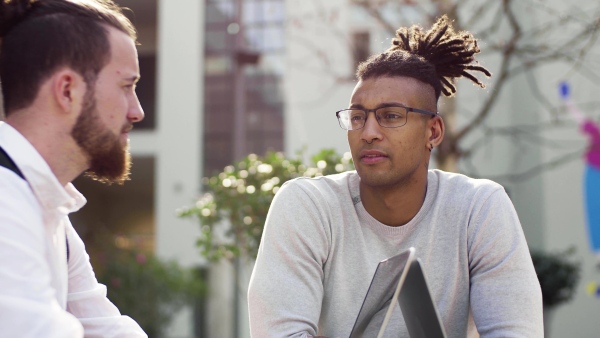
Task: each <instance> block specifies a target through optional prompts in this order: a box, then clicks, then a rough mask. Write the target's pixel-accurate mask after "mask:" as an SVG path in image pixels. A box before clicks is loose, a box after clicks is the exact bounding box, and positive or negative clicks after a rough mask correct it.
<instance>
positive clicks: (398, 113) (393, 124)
mask: <svg viewBox="0 0 600 338" xmlns="http://www.w3.org/2000/svg"><path fill="white" fill-rule="evenodd" d="M375 114H377V120H378V121H379V125H381V126H382V127H385V128H398V127H402V126H403V125H405V124H406V116H407V115H408V112H407V111H406V109H405V108H402V107H384V108H379V109H377V111H376V112H375Z"/></svg>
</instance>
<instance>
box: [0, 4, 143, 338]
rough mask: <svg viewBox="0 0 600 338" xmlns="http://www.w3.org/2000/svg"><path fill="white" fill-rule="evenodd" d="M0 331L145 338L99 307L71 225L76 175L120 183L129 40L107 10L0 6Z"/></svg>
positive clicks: (131, 63) (131, 76)
mask: <svg viewBox="0 0 600 338" xmlns="http://www.w3.org/2000/svg"><path fill="white" fill-rule="evenodd" d="M0 38H1V46H0V79H1V80H2V94H3V98H4V111H5V115H6V120H5V122H0V233H2V236H1V237H0V261H1V262H2V264H1V265H0V328H1V332H2V333H1V335H2V336H3V337H83V336H84V335H85V336H86V337H87V336H90V337H146V334H145V333H144V332H143V331H142V329H141V328H140V327H139V325H138V324H137V323H136V322H135V321H134V320H132V319H131V318H129V317H127V316H122V315H121V314H120V312H119V310H118V309H117V308H116V307H115V306H114V305H113V304H112V303H111V302H110V301H109V300H108V299H107V298H106V287H105V286H104V285H101V284H99V283H98V282H97V280H96V278H95V276H94V272H93V270H92V266H91V265H90V262H89V256H88V255H87V253H86V251H85V247H84V244H83V242H82V240H81V238H80V237H79V236H78V234H77V233H76V232H75V230H74V229H73V226H72V225H71V223H70V221H69V218H68V215H69V213H71V212H75V211H77V210H79V209H80V208H81V207H82V206H83V205H84V204H85V202H86V200H85V198H84V197H83V196H82V195H81V194H80V193H79V192H78V191H77V190H76V189H75V188H74V187H73V185H72V184H71V183H70V182H71V181H72V180H74V179H75V178H76V177H77V176H79V175H80V174H82V173H83V172H85V173H86V175H88V176H91V177H92V178H94V179H96V180H98V181H101V182H105V183H109V184H110V183H117V184H122V183H123V182H124V181H125V180H127V179H128V176H129V168H130V155H129V150H128V143H129V139H128V133H129V131H130V130H131V129H132V126H133V123H135V122H139V121H141V120H142V119H143V118H144V113H143V111H142V108H141V106H140V103H139V101H138V98H137V96H136V94H135V84H136V82H137V81H138V79H139V77H140V74H139V66H138V58H137V52H136V48H135V41H136V33H135V29H134V27H133V26H132V24H131V22H130V21H129V20H128V19H127V18H126V17H125V16H124V15H123V14H122V12H121V9H120V8H119V7H118V6H116V5H115V4H114V3H113V2H112V1H111V0H94V1H85V2H84V1H74V0H72V1H67V0H38V1H34V0H12V1H8V0H1V1H0Z"/></svg>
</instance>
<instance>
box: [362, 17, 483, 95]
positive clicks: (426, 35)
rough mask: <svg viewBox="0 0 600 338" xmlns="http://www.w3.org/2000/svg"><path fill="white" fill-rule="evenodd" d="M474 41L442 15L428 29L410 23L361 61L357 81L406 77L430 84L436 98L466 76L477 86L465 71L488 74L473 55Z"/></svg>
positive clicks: (452, 92) (481, 85) (477, 81)
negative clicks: (384, 47)
mask: <svg viewBox="0 0 600 338" xmlns="http://www.w3.org/2000/svg"><path fill="white" fill-rule="evenodd" d="M479 52H480V50H479V47H478V46H477V40H475V38H474V37H473V34H471V33H469V32H458V33H457V32H455V31H454V29H453V28H452V24H451V22H450V20H449V19H448V17H447V16H446V15H444V16H442V17H441V18H439V19H437V21H436V22H435V23H434V24H433V26H432V27H431V29H430V30H429V31H424V30H423V28H421V27H420V26H417V25H413V26H411V27H410V28H407V27H401V28H400V29H398V30H397V31H396V38H394V39H393V40H392V46H391V47H390V48H389V49H388V50H387V51H385V52H383V53H381V54H378V55H373V56H371V57H370V58H369V59H367V60H366V61H364V62H362V63H361V64H360V65H359V66H358V69H357V71H356V77H357V78H358V79H359V80H365V79H369V78H375V77H381V76H407V77H412V78H415V79H417V80H419V81H421V82H424V83H427V84H430V85H431V86H432V87H433V89H434V90H435V97H436V100H437V99H439V97H440V94H441V93H444V95H445V96H452V95H453V94H454V93H456V87H455V86H454V80H455V78H458V77H466V78H468V79H469V80H471V81H473V82H474V83H475V84H477V85H478V86H479V87H481V88H485V85H484V84H483V83H481V82H480V81H479V80H478V79H477V78H476V77H475V76H473V75H471V74H470V73H469V71H478V72H482V73H484V74H485V75H486V76H488V77H489V76H491V73H490V72H489V71H488V70H487V69H485V68H483V67H481V66H479V65H478V63H477V62H476V61H475V54H477V53H479Z"/></svg>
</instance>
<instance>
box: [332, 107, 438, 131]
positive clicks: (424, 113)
mask: <svg viewBox="0 0 600 338" xmlns="http://www.w3.org/2000/svg"><path fill="white" fill-rule="evenodd" d="M385 108H402V109H404V110H406V122H404V124H403V125H401V126H397V127H386V126H382V125H381V122H379V119H378V118H377V110H379V109H385ZM347 110H362V111H363V112H364V113H365V116H366V117H365V123H364V124H363V126H362V127H360V128H356V129H347V128H344V126H342V121H341V119H340V113H341V112H343V111H347ZM370 112H373V115H375V120H376V121H377V124H378V125H379V126H380V127H381V128H400V127H404V126H405V125H406V124H407V123H408V113H409V112H413V113H419V114H423V115H430V116H432V117H433V116H438V115H439V113H438V112H435V113H434V112H432V111H428V110H423V109H418V108H412V107H405V106H383V107H378V108H375V109H361V108H346V109H342V110H338V111H336V112H335V116H336V117H337V119H338V124H339V125H340V127H341V128H342V129H344V130H348V131H352V130H360V129H362V128H364V127H365V125H366V124H367V120H368V119H369V113H370Z"/></svg>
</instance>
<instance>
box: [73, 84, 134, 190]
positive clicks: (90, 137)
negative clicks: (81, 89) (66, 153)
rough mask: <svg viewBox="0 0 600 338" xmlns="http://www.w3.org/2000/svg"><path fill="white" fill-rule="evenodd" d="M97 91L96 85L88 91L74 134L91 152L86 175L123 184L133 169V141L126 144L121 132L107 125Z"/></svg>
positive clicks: (85, 148)
mask: <svg viewBox="0 0 600 338" xmlns="http://www.w3.org/2000/svg"><path fill="white" fill-rule="evenodd" d="M94 95H95V91H94V89H93V87H92V88H91V89H88V90H87V91H86V93H85V96H84V101H83V106H82V109H81V114H80V115H79V117H78V118H77V122H76V123H75V126H74V127H73V130H72V131H71V135H72V136H73V138H74V139H75V141H76V142H77V144H78V145H79V146H80V147H81V149H83V151H84V152H86V153H87V155H88V156H89V161H90V166H89V168H88V170H87V171H86V172H85V176H87V177H90V178H92V179H94V180H96V181H100V182H102V183H106V184H109V185H110V184H113V183H117V184H118V185H122V184H123V183H124V182H125V181H127V180H129V174H130V169H131V154H130V153H129V145H127V146H125V147H123V146H122V145H121V141H120V137H119V136H120V135H115V134H114V133H112V132H111V131H110V130H108V129H107V128H106V127H105V126H104V125H103V123H102V121H101V120H100V117H99V115H98V110H97V107H96V99H95V97H94Z"/></svg>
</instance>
